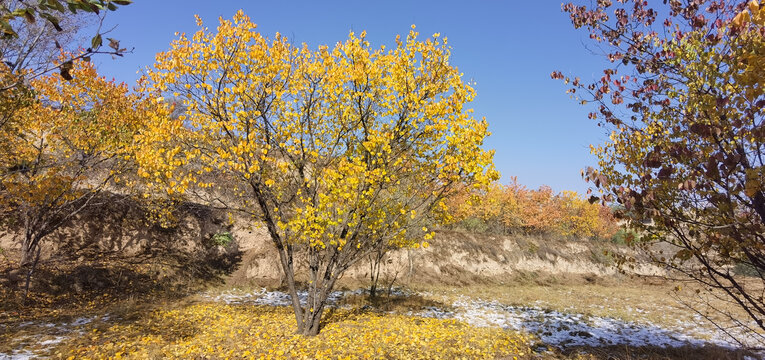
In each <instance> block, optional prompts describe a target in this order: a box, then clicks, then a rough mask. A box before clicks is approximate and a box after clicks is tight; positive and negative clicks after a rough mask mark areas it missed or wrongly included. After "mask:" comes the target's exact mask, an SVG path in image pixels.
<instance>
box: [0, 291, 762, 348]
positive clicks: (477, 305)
mask: <svg viewBox="0 0 765 360" xmlns="http://www.w3.org/2000/svg"><path fill="white" fill-rule="evenodd" d="M363 292H364V290H356V291H346V292H340V291H334V292H332V293H331V294H330V296H329V299H328V303H329V304H330V306H337V304H338V302H339V300H340V299H342V297H343V296H348V295H352V294H362V293H363ZM394 293H395V294H396V295H399V296H400V295H407V294H406V293H405V292H403V291H400V290H396V291H395V292H394ZM408 295H412V294H408ZM420 295H426V296H427V294H420ZM201 297H202V298H203V299H205V300H206V301H211V302H222V303H226V304H252V305H267V306H290V305H291V304H292V301H291V299H290V297H289V295H288V294H287V293H284V292H281V291H268V290H266V289H256V290H252V291H248V292H243V291H237V290H236V289H234V290H231V291H226V292H222V293H220V292H218V293H203V294H201ZM298 298H299V299H300V302H301V303H302V304H305V302H306V301H307V298H308V296H307V293H306V292H298ZM538 304H539V303H538ZM640 310H641V309H636V311H637V312H641V311H640ZM409 315H414V316H423V317H433V318H439V319H456V320H460V321H463V322H465V323H468V324H471V325H474V326H498V327H501V328H505V329H513V330H519V331H525V332H527V333H531V334H534V335H536V336H537V337H539V339H540V340H541V342H542V343H544V344H545V345H547V346H554V347H558V348H566V347H571V346H595V347H596V346H604V345H630V346H661V347H678V346H683V345H693V346H703V345H704V344H708V343H711V344H715V345H718V346H723V347H728V348H735V347H736V345H735V344H732V343H730V342H729V341H727V340H726V337H725V336H724V335H722V334H718V333H714V332H709V331H708V332H702V333H703V334H705V335H706V336H705V337H708V338H709V339H707V340H701V339H699V338H698V337H695V336H692V335H690V331H689V329H690V327H686V326H680V328H679V329H666V328H662V327H659V326H657V325H654V324H651V323H648V322H642V323H636V322H628V321H622V320H618V319H614V318H608V317H599V316H588V315H583V314H576V313H564V312H558V311H552V310H547V309H544V308H542V307H540V306H534V307H519V306H510V305H504V304H501V303H499V302H496V301H485V300H481V299H472V298H469V297H460V298H458V299H457V300H456V301H455V302H454V303H452V304H451V307H450V308H449V309H442V308H437V307H428V308H426V309H425V310H422V311H416V312H410V313H409ZM95 320H100V321H103V322H106V321H108V320H109V316H108V315H104V316H101V317H98V316H93V317H82V318H78V319H75V320H73V321H72V322H70V323H61V324H52V323H34V322H24V323H21V324H19V325H18V326H17V327H18V328H20V329H21V328H23V327H27V326H37V327H46V328H50V329H51V331H52V332H53V333H52V334H51V335H55V336H53V337H52V338H50V339H47V340H44V341H41V342H39V343H36V344H34V343H33V342H29V341H22V343H31V344H34V350H31V349H29V348H26V347H23V346H22V347H20V348H18V349H16V350H14V351H13V352H12V353H6V354H2V353H0V360H26V359H30V358H34V357H35V356H36V355H35V354H39V353H41V352H43V351H45V350H47V349H49V348H51V347H52V346H53V345H56V344H58V343H60V342H62V341H64V340H65V339H66V338H67V337H68V336H71V335H72V334H73V333H77V332H81V330H79V329H77V327H80V326H82V325H85V324H88V323H90V322H92V321H95ZM684 325H688V326H692V325H690V323H688V324H684ZM694 330H698V328H697V329H694ZM693 333H694V334H698V333H699V331H694V332H693ZM21 340H23V339H21ZM763 355H765V354H763ZM764 358H765V356H764Z"/></svg>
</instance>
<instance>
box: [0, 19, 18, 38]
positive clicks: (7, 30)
mask: <svg viewBox="0 0 765 360" xmlns="http://www.w3.org/2000/svg"><path fill="white" fill-rule="evenodd" d="M0 28H2V31H3V35H4V36H6V37H17V36H19V34H17V33H16V31H14V30H13V27H11V24H10V23H9V22H8V20H5V19H3V20H0Z"/></svg>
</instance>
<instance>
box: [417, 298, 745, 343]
mask: <svg viewBox="0 0 765 360" xmlns="http://www.w3.org/2000/svg"><path fill="white" fill-rule="evenodd" d="M411 314H412V315H418V316H425V317H435V318H440V319H457V320H460V321H463V322H466V323H468V324H471V325H474V326H499V327H502V328H505V329H514V330H520V331H526V332H528V333H531V334H535V335H536V336H538V337H539V338H540V340H541V341H542V342H544V343H545V344H548V345H551V346H555V347H560V348H565V347H570V346H604V345H631V346H663V347H679V346H683V345H696V346H701V345H704V344H705V343H706V341H704V340H700V339H696V338H694V337H692V336H689V335H686V334H683V333H679V332H674V331H671V330H667V329H664V328H661V327H658V326H656V325H652V324H638V323H634V322H627V321H622V320H618V319H613V318H607V317H598V316H587V315H583V314H568V313H562V312H558V311H552V310H546V309H542V308H539V307H518V306H509V305H503V304H500V303H498V302H496V301H483V300H472V299H468V298H461V299H458V300H457V301H455V302H454V303H453V304H452V310H449V311H445V310H442V309H437V308H429V309H427V310H424V311H421V312H414V313H411ZM716 344H717V345H721V346H726V347H733V344H730V343H727V342H722V341H720V342H716Z"/></svg>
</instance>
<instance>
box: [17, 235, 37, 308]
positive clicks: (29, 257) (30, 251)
mask: <svg viewBox="0 0 765 360" xmlns="http://www.w3.org/2000/svg"><path fill="white" fill-rule="evenodd" d="M39 261H40V246H39V240H38V239H37V238H35V237H32V238H30V237H29V236H27V237H26V238H25V239H24V245H23V246H22V252H21V266H20V267H21V268H22V269H24V271H25V272H26V280H25V281H24V301H26V299H27V296H28V295H29V285H30V283H31V282H32V273H34V271H35V268H36V267H37V263H38V262H39Z"/></svg>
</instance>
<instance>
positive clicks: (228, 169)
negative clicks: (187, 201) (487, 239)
mask: <svg viewBox="0 0 765 360" xmlns="http://www.w3.org/2000/svg"><path fill="white" fill-rule="evenodd" d="M198 25H199V26H200V27H201V29H200V30H199V31H198V32H196V33H195V34H194V35H193V36H192V37H191V38H188V37H186V36H185V35H180V37H179V38H178V39H177V40H175V41H174V42H173V43H172V45H171V49H170V50H169V51H167V52H165V53H161V54H158V55H157V63H156V64H155V65H154V68H153V69H150V70H149V71H148V78H149V84H150V86H149V89H147V91H158V92H160V93H161V94H162V95H163V96H166V97H171V96H172V97H174V98H180V99H183V105H184V107H185V111H184V113H183V115H182V116H181V118H180V120H178V121H172V120H170V119H169V118H168V117H163V116H158V117H156V119H155V120H156V121H155V123H154V124H153V125H152V127H151V129H150V130H148V131H147V132H146V134H145V135H146V136H144V137H143V139H142V141H143V143H144V146H146V147H147V149H149V150H145V151H141V152H139V153H138V154H137V159H138V161H139V163H141V165H142V170H141V175H143V176H145V177H147V178H148V179H151V180H152V182H151V183H154V184H157V185H156V186H159V184H162V185H163V189H164V191H165V192H166V193H167V194H171V195H175V194H179V193H181V194H184V195H186V196H193V197H194V198H195V199H197V200H198V201H204V202H206V203H208V204H210V205H212V206H217V207H223V208H227V209H230V210H234V211H238V212H241V213H243V214H249V215H250V216H252V218H253V221H254V222H257V223H258V224H263V225H264V226H265V227H266V228H267V229H268V233H269V234H270V237H271V240H272V241H273V244H274V246H275V247H276V249H277V250H278V253H279V259H280V262H281V267H282V270H283V271H284V275H285V277H286V281H287V285H288V286H289V293H290V295H291V297H292V304H293V308H294V312H295V317H296V319H297V327H298V332H299V333H301V334H305V335H314V334H317V333H318V331H319V321H320V319H321V315H322V312H323V311H324V308H325V305H326V300H327V297H328V295H329V294H330V292H331V291H332V289H333V287H334V285H335V282H336V281H337V279H338V278H339V277H340V276H341V275H342V274H343V272H344V271H345V270H346V269H348V267H350V266H351V265H353V264H354V263H356V262H357V261H358V260H360V259H362V258H364V257H365V256H366V255H368V254H369V253H371V252H373V251H375V250H376V249H379V247H380V246H387V245H394V246H411V245H414V244H419V243H421V242H423V241H425V240H427V239H428V238H430V237H432V236H433V233H432V232H431V231H430V228H429V227H428V226H429V224H431V223H433V222H435V221H438V220H439V219H440V218H441V216H440V215H442V214H443V213H444V210H445V204H444V202H443V201H442V200H443V198H444V197H445V196H447V195H450V194H451V192H453V191H454V189H455V188H456V186H457V185H458V184H464V183H468V184H476V186H481V185H485V184H488V183H489V182H490V181H491V180H493V179H494V178H496V177H497V174H496V171H495V170H494V169H493V165H492V157H493V152H490V151H485V150H483V149H482V148H481V144H482V142H483V140H484V138H485V137H486V136H487V135H488V132H487V124H486V122H485V121H483V120H476V119H474V118H473V117H472V115H471V113H472V111H471V110H469V109H467V108H466V107H465V104H466V103H468V102H470V101H471V100H472V99H473V97H474V96H475V94H474V90H473V89H472V88H471V87H470V86H469V85H467V84H465V83H464V82H463V81H462V79H461V74H460V72H459V71H458V70H457V68H455V67H454V66H452V65H451V64H450V63H449V61H450V50H449V48H448V46H447V45H446V39H445V38H442V37H440V36H439V35H438V34H435V35H434V36H433V37H431V38H428V39H426V40H425V41H421V40H418V33H417V32H415V30H414V27H413V28H412V30H411V32H410V33H409V34H408V36H406V38H405V39H401V38H397V39H396V44H395V46H393V47H392V48H391V49H387V50H386V49H385V48H384V47H380V48H377V49H374V48H372V47H371V46H370V45H369V43H368V42H367V41H366V39H365V33H363V32H362V33H361V34H359V35H356V34H354V33H351V34H350V35H349V37H348V39H347V40H345V41H343V42H338V43H337V44H336V45H335V46H334V47H327V46H320V47H319V48H318V49H316V50H310V49H309V48H308V47H307V46H306V45H302V46H294V45H292V44H290V42H289V41H288V40H287V38H285V37H284V36H281V35H279V34H276V36H275V37H274V38H273V39H267V38H265V37H263V36H262V35H260V34H259V33H258V32H256V31H255V27H256V26H255V24H253V23H252V22H251V21H250V19H249V18H248V17H247V16H246V15H244V14H243V13H242V12H241V11H240V12H238V13H237V14H236V15H235V16H234V18H233V21H231V20H224V19H220V24H219V25H218V27H217V30H215V31H211V30H209V29H208V28H206V27H203V24H202V21H201V20H198ZM299 251H300V252H301V254H302V255H301V256H300V257H296V254H297V253H298V252H299ZM303 255H304V256H303ZM296 259H305V261H306V265H307V268H308V273H307V274H305V278H304V279H305V280H306V284H307V294H308V296H307V299H306V300H305V301H303V302H302V303H301V301H300V300H299V298H298V293H297V291H298V287H297V283H296V279H295V277H296V274H295V268H296V267H295V262H296V261H297V260H296Z"/></svg>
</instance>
